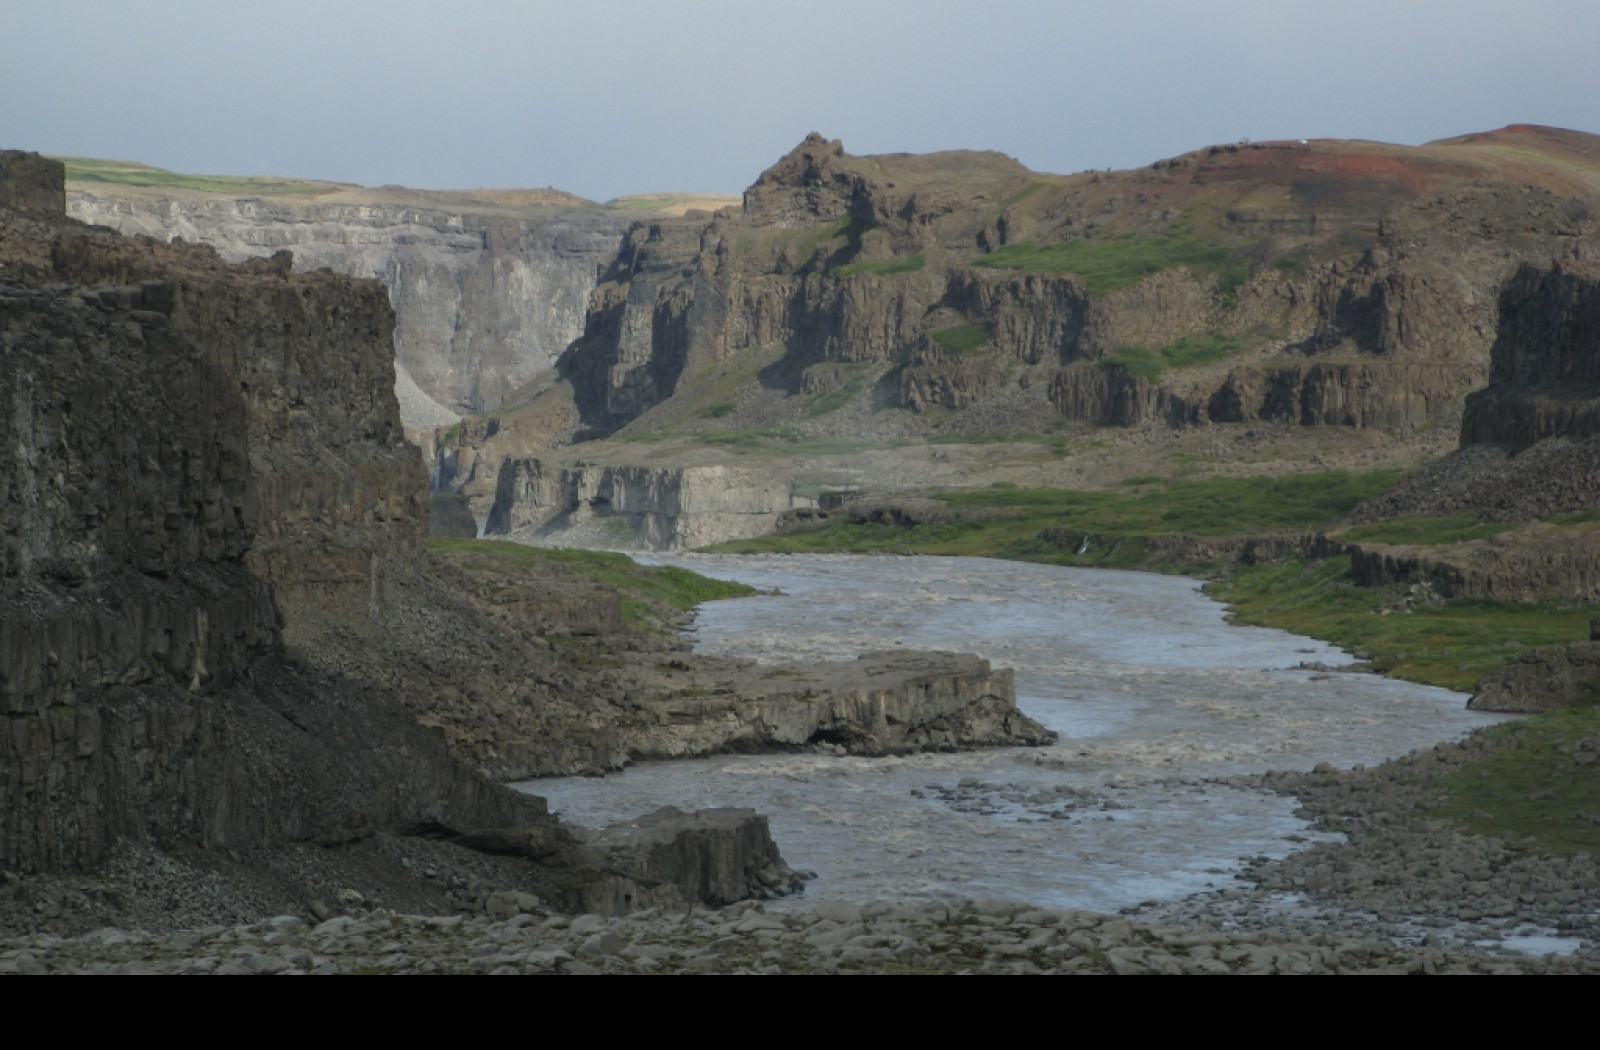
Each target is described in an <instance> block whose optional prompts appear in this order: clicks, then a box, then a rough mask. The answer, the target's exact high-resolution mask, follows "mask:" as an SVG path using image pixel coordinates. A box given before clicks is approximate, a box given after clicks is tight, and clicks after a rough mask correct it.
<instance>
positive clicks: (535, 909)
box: [0, 734, 1600, 974]
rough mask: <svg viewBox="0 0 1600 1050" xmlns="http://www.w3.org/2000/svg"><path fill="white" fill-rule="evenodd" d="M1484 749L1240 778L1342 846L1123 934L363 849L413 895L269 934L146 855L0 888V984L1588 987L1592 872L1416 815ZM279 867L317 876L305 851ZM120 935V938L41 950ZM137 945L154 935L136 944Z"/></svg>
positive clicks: (916, 905)
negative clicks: (602, 893) (180, 980)
mask: <svg viewBox="0 0 1600 1050" xmlns="http://www.w3.org/2000/svg"><path fill="white" fill-rule="evenodd" d="M1495 746H1497V745H1496V744H1495V742H1494V740H1493V739H1492V738H1490V737H1488V736H1486V735H1484V734H1479V735H1477V736H1475V737H1473V738H1470V739H1468V740H1467V741H1465V742H1463V743H1460V744H1442V745H1440V746H1438V747H1437V748H1433V749H1430V750H1427V751H1422V752H1418V753H1417V754H1414V755H1410V756H1408V757H1406V758H1403V759H1400V760H1397V761H1394V762H1389V763H1385V764H1383V765H1381V766H1378V767H1375V768H1373V769H1365V770H1342V771H1341V770H1332V769H1327V768H1321V769H1318V770H1316V771H1313V772H1310V773H1275V774H1267V775H1265V776H1263V777H1257V778H1239V780H1238V783H1240V784H1241V786H1242V785H1243V784H1245V783H1247V782H1253V783H1255V784H1256V785H1258V786H1260V787H1262V788H1263V789H1267V790H1277V791H1282V792H1285V793H1290V794H1294V795H1295V796H1297V797H1298V798H1299V799H1300V800H1301V803H1302V806H1303V813H1304V815H1305V816H1307V817H1308V818H1310V819H1311V820H1312V821H1313V823H1314V824H1315V825H1317V826H1319V827H1321V828H1323V829H1326V830H1330V831H1339V832H1342V833H1343V834H1344V836H1345V837H1344V841H1342V842H1324V843H1318V844H1315V845H1312V846H1310V847H1309V848H1307V849H1305V850H1302V851H1300V852H1298V853H1295V854H1292V855H1291V856H1289V857H1287V858H1285V859H1283V860H1278V861H1270V860H1266V859H1265V858H1257V859H1255V860H1252V861H1248V862H1247V863H1246V864H1245V866H1244V868H1243V869H1242V870H1241V871H1240V872H1239V873H1238V875H1237V877H1236V879H1235V880H1234V884H1233V885H1232V886H1231V887H1228V888H1223V889H1218V890H1215V891H1212V892H1208V893H1204V894H1199V895H1196V896H1194V897H1190V898H1188V899H1185V900H1181V901H1173V902H1160V903H1158V902H1150V903H1147V904H1144V905H1141V906H1138V907H1136V908H1130V909H1127V910H1126V911H1125V912H1124V913H1123V914H1121V915H1096V914H1090V913H1086V912H1081V911H1057V910H1049V909H1043V908H1038V907H1034V906H1031V905H1027V904H1020V903H1012V902H998V901H977V902H974V901H951V902H900V903H885V902H880V903H869V904H865V905H860V904H853V903H846V902H840V901H807V900H806V899H805V898H804V897H803V896H802V897H799V898H788V899H785V900H780V901H769V902H766V903H755V902H745V903H742V904H736V905H733V906H731V907H728V908H724V909H720V910H718V909H708V908H704V907H700V906H695V907H693V908H691V909H688V910H684V909H676V908H674V909H667V910H664V909H659V908H650V909H645V910H641V911H635V912H633V913H631V914H625V915H620V916H614V917H606V916H601V915H596V914H579V915H572V914H561V913H559V912H557V911H555V910H554V909H552V908H550V907H549V906H548V905H547V904H546V903H545V902H544V901H543V900H541V899H540V897H539V896H537V895H536V894H535V893H533V892H529V887H523V888H520V889H519V888H511V883H509V882H507V881H506V880H507V876H508V875H510V874H511V873H512V871H513V869H512V868H510V867H502V865H501V862H499V861H497V860H495V859H494V858H489V857H484V856H482V855H481V854H473V853H471V852H470V851H465V850H460V849H456V848H454V847H449V846H446V845H443V844H437V843H428V842H425V841H422V840H407V839H395V840H389V839H380V840H376V841H375V842H374V843H372V844H370V845H369V846H368V847H365V848H367V849H368V850H370V851H371V852H372V854H373V860H372V861H371V866H373V867H375V866H376V865H377V864H378V859H379V856H380V855H383V856H386V857H387V858H388V859H389V860H391V861H393V862H394V863H395V864H396V865H398V866H399V868H400V869H401V870H403V871H404V872H406V873H407V875H406V877H407V878H409V879H411V880H413V881H414V883H415V886H414V887H410V888H408V886H407V885H406V884H405V883H404V882H403V881H402V882H394V883H392V884H391V885H390V886H389V887H388V888H387V889H386V890H385V891H384V894H385V895H384V896H383V897H381V898H379V897H377V896H376V895H375V894H374V896H373V899H368V898H367V897H366V896H364V895H363V894H361V893H359V892H355V891H344V892H340V891H337V890H334V889H333V888H332V886H333V884H332V883H330V884H329V886H330V889H329V892H328V893H327V894H326V899H325V900H318V901H314V902H310V903H309V904H308V905H305V906H295V905H289V906H280V907H283V911H284V913H283V914H278V915H272V911H273V910H274V908H273V906H272V905H271V904H270V903H269V901H270V900H271V899H272V898H271V897H270V892H271V887H270V885H269V884H267V883H262V882H259V881H258V882H257V884H256V886H257V888H256V891H255V892H254V894H253V895H251V896H250V897H249V898H248V899H239V895H238V891H237V890H236V889H234V890H232V891H230V889H229V884H228V882H227V880H226V879H224V878H221V877H218V876H215V875H210V876H202V875H199V874H197V873H196V870H195V869H194V868H193V867H185V866H182V865H174V864H173V863H172V862H171V861H170V860H168V859H165V858H163V857H162V856H161V855H160V854H157V853H155V852H154V851H146V852H143V853H137V855H135V853H129V854H127V855H126V856H124V858H123V860H122V861H121V863H120V864H119V865H116V866H113V867H112V868H111V869H108V871H107V873H106V874H105V876H104V878H103V879H102V880H101V883H100V885H99V886H98V888H95V887H87V886H77V887H75V888H69V887H66V886H65V885H64V884H59V883H51V882H48V881H46V880H42V879H38V878H29V879H18V878H16V877H11V878H10V879H9V881H8V882H7V883H6V884H4V885H0V931H3V930H6V929H9V931H10V933H11V935H9V936H0V973H12V972H15V973H79V972H86V973H100V972H116V973H145V972H169V973H436V972H438V973H446V972H450V973H454V972H465V973H575V974H594V973H706V972H716V973H900V972H909V973H966V972H971V973H1116V974H1130V973H1594V972H1600V863H1597V862H1596V858H1595V857H1594V856H1592V855H1591V854H1588V853H1574V854H1566V855H1556V854H1543V853H1540V852H1538V851H1537V849H1535V848H1534V847H1533V846H1532V844H1531V843H1530V842H1529V841H1528V840H1525V839H1520V838H1514V837H1506V836H1502V837H1487V836H1480V835H1473V834H1470V833H1468V832H1466V831H1464V830H1462V829H1460V828H1459V827H1457V826H1455V825H1452V824H1448V823H1445V822H1442V821H1439V820H1436V819H1433V818H1432V817H1430V816H1429V815H1428V813H1429V811H1430V810H1432V809H1433V808H1434V807H1435V806H1437V805H1438V804H1439V800H1440V794H1441V786H1440V783H1439V781H1440V778H1442V777H1444V776H1446V775H1448V774H1450V773H1452V772H1454V771H1456V770H1459V769H1460V767H1461V766H1462V765H1463V764H1465V763H1467V762H1469V761H1472V760H1473V759H1476V758H1481V757H1482V756H1483V755H1484V754H1486V753H1487V752H1488V751H1489V750H1490V749H1492V748H1493V747H1495ZM244 859H246V860H249V858H244ZM258 860H259V859H258ZM1064 862H1066V861H1064ZM276 863H278V864H280V865H291V866H298V867H301V868H303V867H305V866H306V865H308V864H315V863H326V860H325V859H324V858H322V857H321V855H320V851H307V852H306V854H305V855H303V856H300V857H299V858H298V859H292V860H285V859H283V858H279V859H278V860H277V861H276ZM345 867H346V869H347V870H348V867H349V866H348V864H347V865H346V866H345ZM299 881H301V882H303V881H305V880H304V878H303V877H302V878H301V879H300V880H299ZM1219 881H1220V880H1219ZM423 887H425V888H431V889H432V890H434V891H435V892H434V893H433V895H432V896H429V895H427V894H426V893H423V892H421V890H420V889H419V888H423ZM163 895H165V896H164V897H163ZM90 897H94V898H96V901H97V902H98V903H94V902H89V901H88V900H87V898H90ZM108 899H115V905H116V906H115V907H114V908H113V907H111V906H110V905H108V904H106V903H105V902H106V900H108ZM74 905H75V906H76V907H78V908H79V909H80V913H79V914H78V915H77V916H76V918H75V919H74V917H73V915H72V913H71V910H72V908H73V907H74ZM410 910H416V911H425V912H432V913H433V914H406V912H407V911H410ZM118 914H120V915H122V916H124V918H123V919H122V920H121V921H120V926H119V925H106V926H103V927H102V928H99V929H95V930H92V931H90V932H87V933H81V932H80V933H78V934H77V935H76V936H70V937H62V936H58V935H56V933H54V932H51V931H52V930H54V931H63V930H67V929H70V928H72V927H74V926H75V927H76V929H77V930H80V931H81V930H83V929H85V928H86V927H87V926H89V925H91V924H92V923H94V922H98V921H100V918H105V919H111V920H114V918H115V916H116V915H118ZM131 916H138V917H139V919H138V921H130V918H128V917H131ZM246 919H249V920H251V921H245V920H246ZM141 924H143V925H146V926H148V927H149V928H151V929H163V930H165V931H166V932H160V933H151V932H143V931H141V930H138V929H130V928H126V927H130V926H138V925H141ZM179 925H181V926H186V927H187V928H181V929H179V928H174V927H175V926H179ZM23 930H31V931H33V932H27V933H23V932H21V931H23ZM1551 935H1557V936H1559V937H1560V938H1561V939H1562V940H1563V942H1564V947H1565V948H1567V949H1571V948H1573V946H1574V945H1576V949H1575V950H1572V951H1570V953H1569V954H1565V955H1559V954H1550V955H1542V954H1538V953H1537V949H1538V948H1539V947H1540V945H1539V944H1538V943H1537V942H1534V943H1532V944H1531V947H1532V948H1533V949H1534V950H1531V951H1519V950H1517V948H1518V945H1519V943H1521V944H1522V945H1523V946H1524V947H1529V946H1530V942H1527V941H1522V942H1519V940H1518V938H1519V937H1538V936H1544V937H1549V936H1551Z"/></svg>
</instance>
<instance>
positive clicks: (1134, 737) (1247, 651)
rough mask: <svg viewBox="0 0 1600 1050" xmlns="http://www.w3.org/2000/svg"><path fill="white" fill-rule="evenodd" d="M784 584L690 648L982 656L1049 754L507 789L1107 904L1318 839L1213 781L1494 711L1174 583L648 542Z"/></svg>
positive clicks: (874, 891)
mask: <svg viewBox="0 0 1600 1050" xmlns="http://www.w3.org/2000/svg"><path fill="white" fill-rule="evenodd" d="M653 560H657V561H670V562H671V563H672V564H678V565H684V566H687V567H689V568H692V569H695V570H696V571H698V572H702V573H705V574H706V575H708V576H718V577H722V578H725V579H736V580H741V581H743V582H745V583H749V584H751V585H753V586H756V587H759V588H762V589H764V590H771V589H773V588H777V589H778V590H779V591H781V592H782V593H781V595H780V596H769V595H763V596H760V597H753V598H742V599H736V600H732V601H721V602H711V603H708V604H707V605H704V606H702V607H701V610H700V614H699V617H698V619H697V621H696V635H697V638H696V645H695V648H696V650H697V651H699V652H705V653H715V654H720V655H726V656H737V657H747V658H753V659H757V660H762V661H777V660H805V659H834V660H837V659H849V658H851V657H853V656H855V655H856V654H858V653H861V652H866V651H868V650H873V649H894V648H900V647H904V648H910V649H952V650H958V651H963V652H976V653H978V654H980V655H981V656H984V657H986V658H987V659H988V660H990V661H991V663H993V664H994V665H995V666H996V667H1011V668H1014V669H1015V670H1016V681H1017V700H1018V704H1019V706H1020V707H1021V708H1022V709H1023V710H1024V711H1026V712H1027V713H1028V714H1029V715H1031V716H1033V717H1034V718H1036V719H1038V720H1039V721H1040V722H1042V723H1044V724H1045V725H1047V726H1049V727H1050V728H1051V729H1054V730H1056V731H1057V732H1058V733H1060V734H1061V741H1060V742H1059V743H1058V744H1056V745H1054V746H1053V747H1048V748H1003V749H995V750H987V751H977V752H970V753H966V754H958V755H915V756H909V757H905V758H888V759H866V758H851V757H833V756H825V755H815V754H806V755H778V756H756V757H727V758H715V759H705V760H697V761H692V762H665V763H652V764H648V765H641V766H636V767H633V768H630V769H628V770H627V771H625V772H623V773H620V774H616V775H613V776H610V777H606V778H603V779H594V778H574V779H552V780H539V781H533V782H529V783H527V784H523V785H519V787H521V788H523V789H524V790H527V791H530V792H533V793H535V794H540V795H544V796H546V797H547V798H548V799H549V800H550V806H551V808H552V809H553V810H555V811H557V812H559V813H560V814H561V815H562V816H563V817H564V818H566V819H567V820H570V821H574V822H576V823H579V824H586V825H591V826H598V825H602V824H609V823H614V822H617V821H622V820H627V819H630V818H632V817H635V816H638V815H639V814H641V813H645V812H648V811H649V810H652V809H654V808H656V807H658V806H661V805H665V804H672V805H677V806H679V807H682V808H684V809H700V808H705V807H709V806H747V807H750V808H752V809H755V810H758V811H759V812H762V813H765V814H767V815H768V816H769V817H770V819H771V825H772V832H773V835H774V837H775V838H776V839H777V842H778V845H779V847H780V848H781V849H782V850H783V854H784V857H785V859H787V860H788V861H789V863H790V864H791V865H792V866H794V867H795V868H797V869H800V870H805V871H811V872H815V873H816V878H815V880H813V881H812V882H810V883H808V884H807V888H806V896H808V897H813V898H815V897H826V898H839V899H846V900H858V901H866V900H872V899H900V900H908V899H951V898H964V897H971V898H1000V899H1009V900H1019V901H1030V902H1033V903H1036V904H1040V905H1043V906H1047V907H1058V908H1066V907H1077V908H1088V909H1094V910H1097V911H1112V910H1116V909H1118V908H1121V907H1124V906H1127V905H1130V904H1135V903H1138V902H1141V901H1145V900H1165V899H1173V898H1177V897H1182V896H1185V895H1187V894H1190V893H1194V892H1197V891H1201V890H1204V889H1206V888H1208V887H1212V886H1218V887H1221V886H1226V885H1229V884H1230V883H1231V881H1232V879H1231V876H1232V874H1233V872H1235V871H1237V870H1238V868H1239V866H1240V861H1241V859H1244V858H1250V857H1256V856H1263V855H1264V856H1270V857H1279V856H1283V855H1284V854H1286V853H1288V852H1289V851H1290V850H1293V849H1295V848H1297V847H1298V846H1299V845H1300V844H1303V843H1305V842H1308V841H1311V840H1312V839H1314V838H1315V837H1316V836H1317V833H1315V832H1313V831H1311V830H1310V829H1309V828H1308V827H1307V826H1306V824H1305V823H1304V822H1303V821H1301V820H1299V819H1298V818H1296V817H1295V816H1294V814H1293V809H1294V802H1293V800H1291V799H1287V798H1281V797H1279V796H1276V795H1272V794H1268V793H1265V792H1262V791H1258V790H1251V789H1246V788H1241V787H1235V786H1231V785H1230V784H1228V783H1226V782H1225V781H1226V779H1227V778H1229V777H1233V776H1236V775H1238V774H1243V773H1256V772H1262V771H1265V770H1268V769H1309V768H1311V767H1312V766H1314V765H1316V764H1317V763H1319V762H1329V763H1332V764H1333V765H1335V766H1344V767H1348V766H1352V765H1356V764H1372V763H1375V762H1379V761H1382V760H1384V759H1386V758H1390V757H1394V756H1397V755H1401V754H1404V753H1406V752H1407V751H1410V750H1412V749H1414V748H1420V747H1428V746H1432V745H1433V744H1434V743H1436V742H1438V741H1441V740H1447V739H1453V738H1456V737H1459V736H1461V735H1462V734H1464V733H1466V732H1467V731H1468V730H1470V729H1473V728H1475V727H1477V726H1480V725H1484V724H1486V723H1487V722H1492V721H1496V720H1498V717H1499V716H1495V715H1484V714H1477V713H1474V712H1470V711H1467V710H1466V709H1465V706H1464V705H1465V702H1466V697H1464V696H1462V695H1461V694H1459V693H1452V692H1450V691H1448V690H1444V689H1434V688H1429V687H1426V686H1419V685H1413V684H1410V683H1407V682H1399V681H1391V680H1388V679H1384V678H1380V677H1378V676H1377V675H1372V674H1363V673H1326V672H1319V671H1314V670H1307V669H1303V668H1301V667H1300V666H1299V665H1300V664H1302V663H1321V664H1325V665H1328V666H1339V665H1348V664H1350V663H1351V658H1350V657H1349V655H1348V654H1346V653H1344V652H1341V651H1340V650H1338V649H1335V648H1333V647H1331V646H1328V645H1325V644H1323V643H1321V642H1316V641H1312V640H1310V639H1306V638H1300V637H1297V636H1295V635H1291V634H1287V633H1284V632H1282V631H1275V630H1268V629H1264V628H1257V627H1236V626H1232V625H1229V624H1228V623H1226V622H1225V621H1224V619H1223V611H1224V610H1223V607H1222V606H1221V605H1220V604H1218V603H1216V602H1214V601H1212V600H1210V599H1209V598H1206V597H1205V596H1204V595H1202V594H1201V593H1200V592H1199V586H1198V584H1197V583H1196V582H1195V581H1193V580H1189V579H1184V578H1181V577H1172V576H1158V575H1154V574H1150V573H1134V572H1118V571H1111V570H1095V569H1071V568H1061V567H1054V566H1042V565H1028V564H1022V563H1016V562H1004V561H991V560H987V559H978V558H930V557H917V558H899V557H863V556H847V555H803V556H783V555H770V556H734V555H682V556H674V557H671V558H657V559H653Z"/></svg>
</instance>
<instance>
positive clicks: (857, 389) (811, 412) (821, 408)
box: [806, 373, 869, 419]
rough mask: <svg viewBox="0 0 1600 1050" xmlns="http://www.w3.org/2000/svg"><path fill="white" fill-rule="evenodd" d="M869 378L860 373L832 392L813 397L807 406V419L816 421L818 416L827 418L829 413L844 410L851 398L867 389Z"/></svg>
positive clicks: (825, 391) (824, 392) (826, 391)
mask: <svg viewBox="0 0 1600 1050" xmlns="http://www.w3.org/2000/svg"><path fill="white" fill-rule="evenodd" d="M868 378H869V377H867V376H865V375H862V374H859V373H858V374H856V375H853V376H851V377H850V378H849V379H847V380H845V381H844V382H843V383H840V384H839V385H838V386H836V387H834V388H833V389H832V390H824V391H823V392H822V393H820V394H816V395H813V396H812V398H811V401H810V403H809V404H807V405H806V417H807V418H808V419H816V418H817V417H818V416H825V415H827V414H828V413H829V412H833V411H836V410H838V409H841V408H843V407H844V406H845V405H846V404H848V403H849V402H850V399H851V398H853V397H855V396H856V395H857V394H859V393H861V391H862V390H864V389H866V386H867V379H868Z"/></svg>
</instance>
